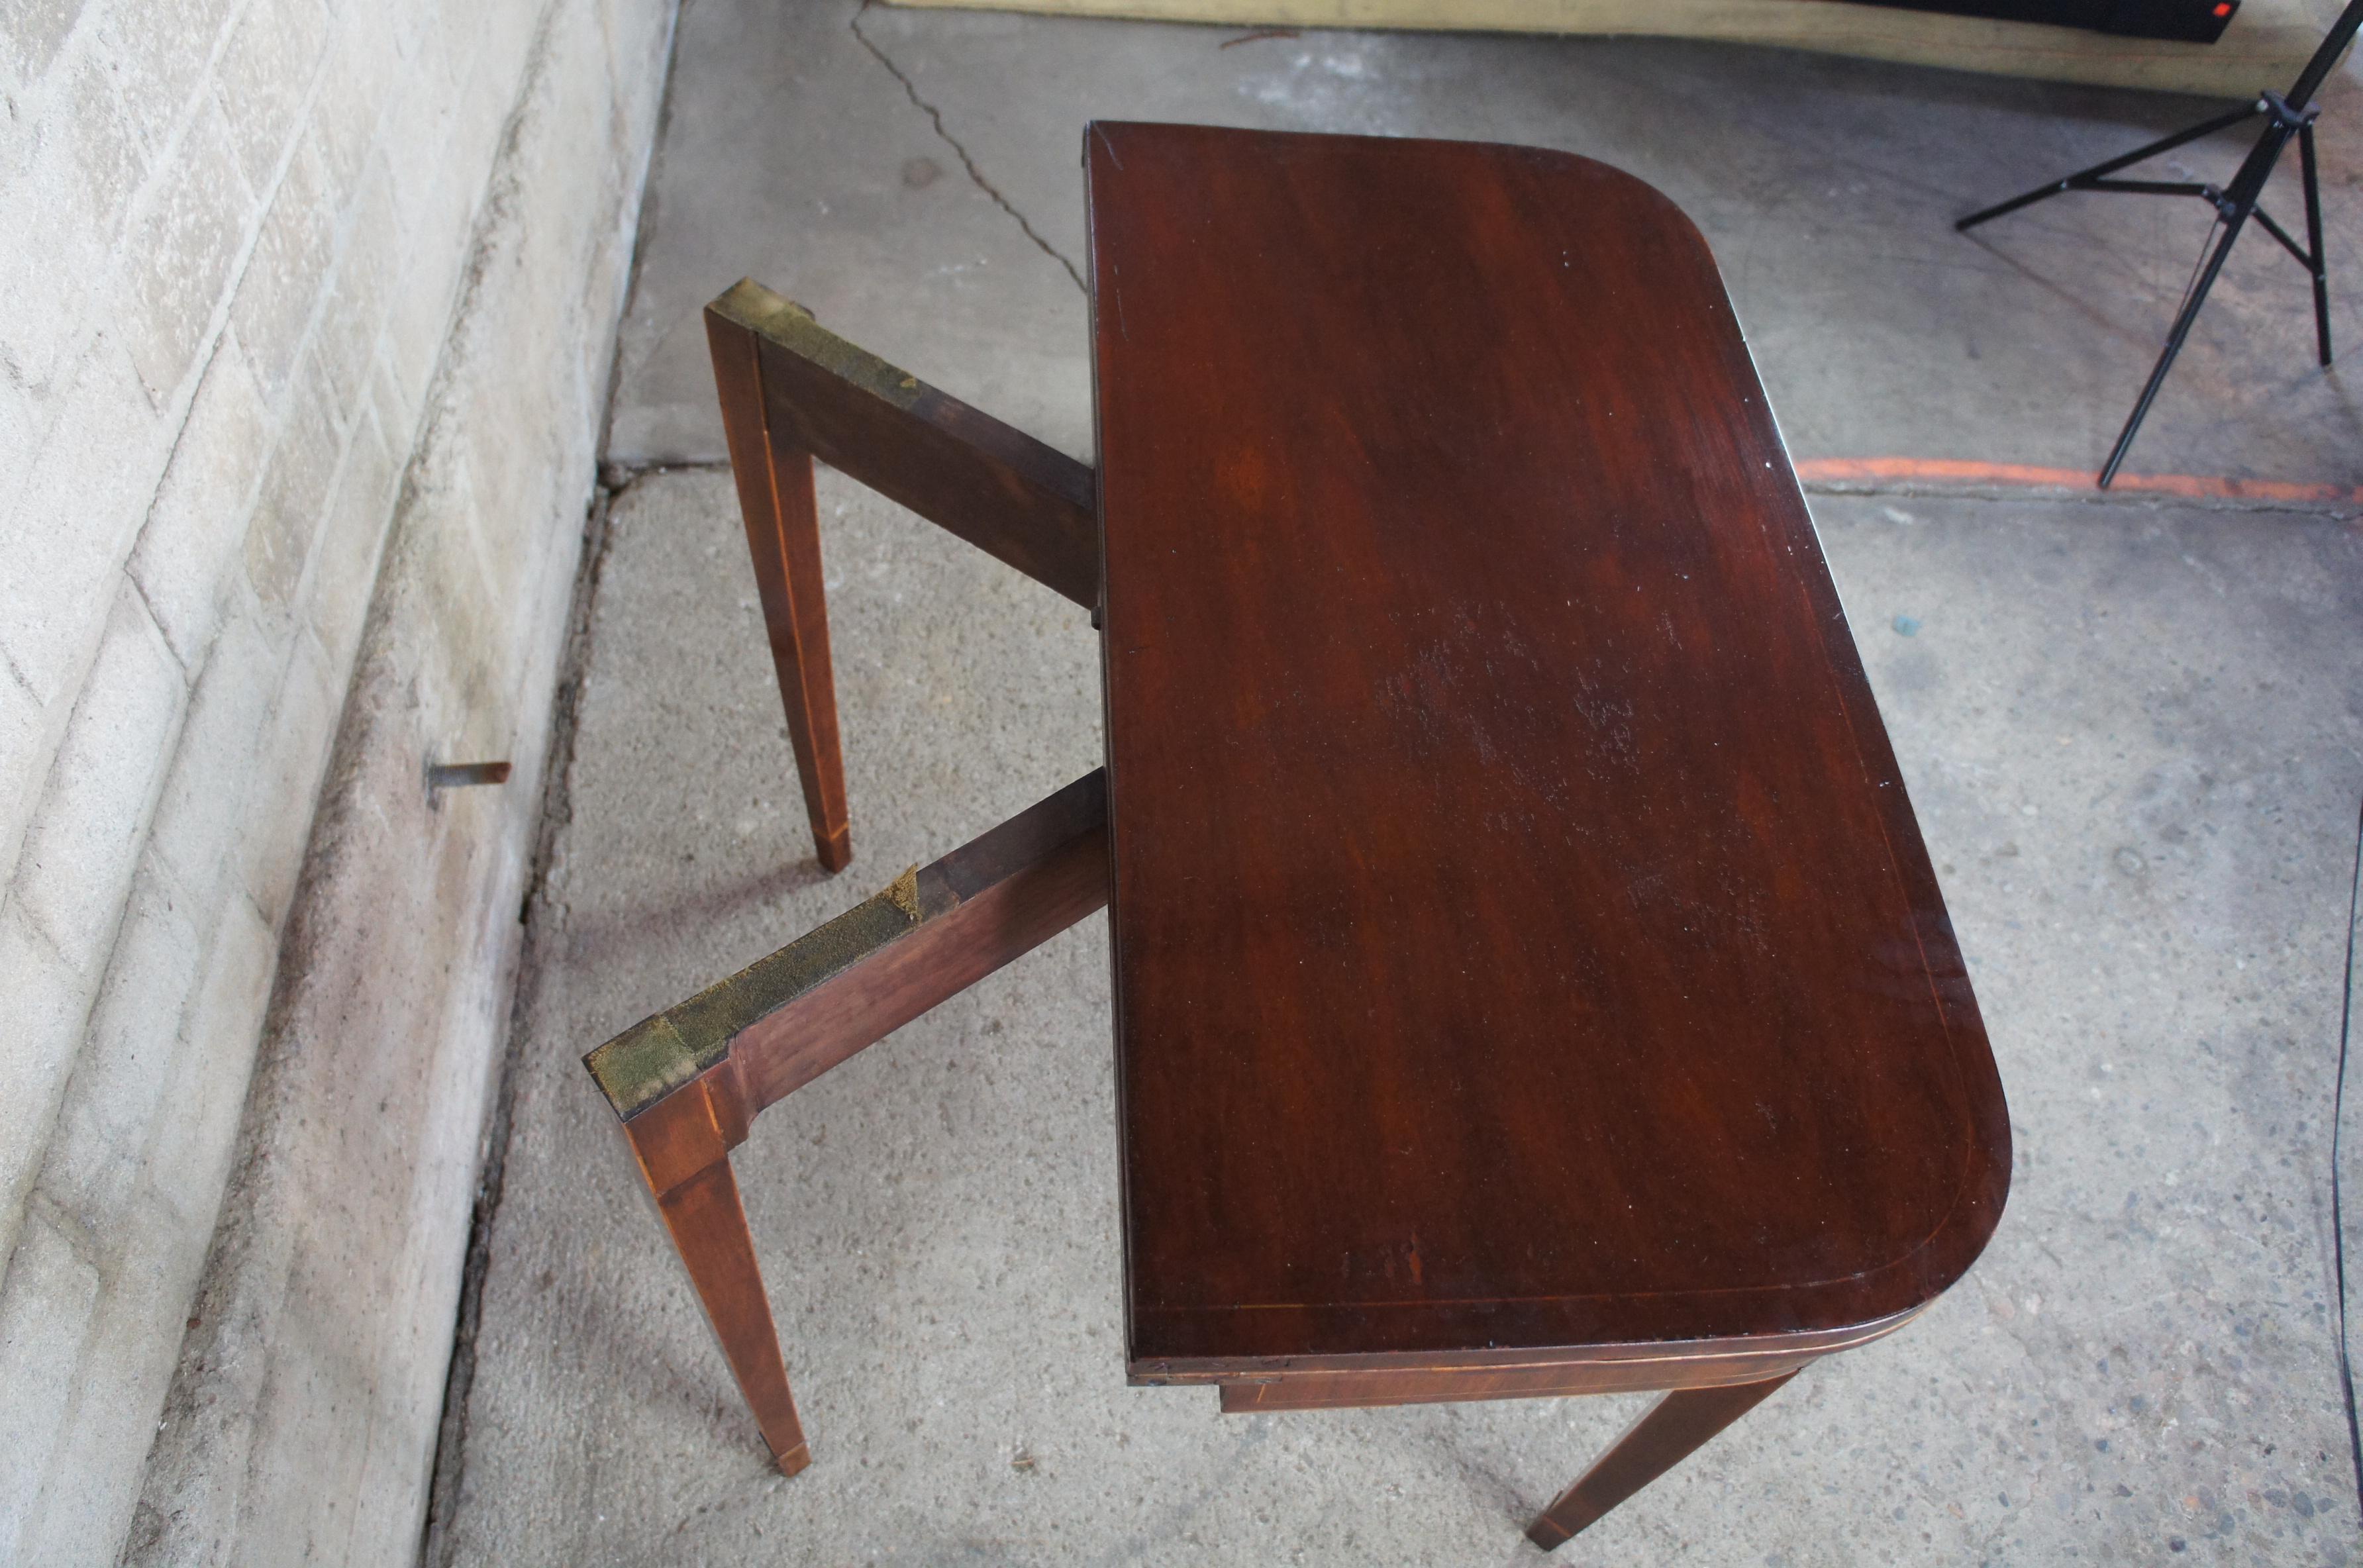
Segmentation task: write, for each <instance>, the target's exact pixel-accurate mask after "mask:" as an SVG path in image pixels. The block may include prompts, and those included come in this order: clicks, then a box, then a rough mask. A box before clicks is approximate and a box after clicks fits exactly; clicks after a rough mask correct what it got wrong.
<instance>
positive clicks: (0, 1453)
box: [0, 1218, 98, 1562]
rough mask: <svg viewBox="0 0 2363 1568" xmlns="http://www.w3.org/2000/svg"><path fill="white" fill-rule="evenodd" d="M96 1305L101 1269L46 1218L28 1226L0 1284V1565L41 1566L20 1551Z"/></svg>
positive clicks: (34, 1513)
mask: <svg viewBox="0 0 2363 1568" xmlns="http://www.w3.org/2000/svg"><path fill="white" fill-rule="evenodd" d="M97 1304H98V1271H97V1270H96V1269H95V1268H94V1267H92V1266H91V1265H90V1264H87V1263H85V1262H83V1260H82V1259H81V1258H79V1257H76V1256H75V1255H74V1249H73V1247H72V1243H71V1242H69V1241H68V1240H67V1238H66V1236H65V1234H64V1233H63V1232H61V1231H60V1230H58V1228H57V1227H56V1226H54V1225H52V1224H50V1222H49V1221H48V1220H43V1219H39V1218H36V1219H35V1220H33V1221H32V1222H31V1223H30V1224H28V1225H27V1226H26V1227H25V1230H24V1233H23V1235H22V1237H21V1238H20V1239H19V1241H18V1242H17V1250H16V1252H15V1253H13V1254H12V1255H11V1256H10V1257H9V1259H8V1273H7V1275H6V1279H5V1280H0V1388H6V1390H7V1391H8V1441H6V1442H0V1562H33V1561H36V1560H35V1559H34V1558H33V1557H31V1556H30V1555H29V1554H28V1553H27V1552H25V1551H21V1550H19V1549H20V1548H21V1547H24V1546H27V1545H29V1544H30V1543H29V1542H28V1540H26V1537H27V1536H28V1533H29V1532H30V1529H31V1528H32V1527H33V1526H34V1525H35V1524H36V1522H37V1518H38V1513H39V1500H40V1492H41V1482H42V1480H43V1478H44V1476H45V1474H46V1473H47V1472H48V1470H49V1467H50V1457H51V1456H52V1455H53V1454H54V1453H55V1452H57V1440H58V1434H59V1431H60V1430H61V1428H62V1427H63V1426H64V1425H65V1422H66V1418H67V1415H68V1413H69V1412H70V1411H71V1409H72V1404H73V1393H74V1385H75V1382H76V1381H77V1380H76V1377H75V1373H76V1372H77V1371H78V1370H79V1368H78V1367H77V1365H76V1364H77V1363H78V1362H79V1361H80V1360H81V1359H82V1347H83V1341H84V1340H85V1339H86V1338H87V1337H88V1333H89V1329H90V1321H91V1316H92V1312H93V1309H94V1308H95V1307H96V1306H97Z"/></svg>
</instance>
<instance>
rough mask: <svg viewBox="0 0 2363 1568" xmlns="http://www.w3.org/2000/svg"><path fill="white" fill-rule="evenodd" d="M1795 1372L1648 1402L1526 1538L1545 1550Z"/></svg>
mask: <svg viewBox="0 0 2363 1568" xmlns="http://www.w3.org/2000/svg"><path fill="white" fill-rule="evenodd" d="M1794 1376H1796V1374H1795V1373H1793V1372H1791V1373H1785V1374H1783V1375H1781V1376H1779V1377H1770V1378H1767V1379H1765V1380H1764V1381H1763V1382H1761V1383H1741V1384H1736V1385H1734V1386H1731V1387H1727V1388H1677V1389H1675V1390H1674V1391H1673V1392H1672V1393H1670V1394H1669V1395H1667V1396H1666V1397H1664V1398H1662V1399H1660V1400H1659V1401H1658V1402H1657V1404H1656V1405H1654V1406H1652V1407H1651V1408H1650V1409H1649V1413H1648V1414H1647V1415H1646V1416H1643V1417H1642V1418H1641V1419H1639V1420H1638V1421H1636V1422H1635V1423H1634V1424H1633V1426H1632V1428H1631V1429H1630V1430H1627V1431H1626V1432H1625V1435H1624V1436H1623V1437H1621V1438H1618V1439H1617V1440H1616V1446H1615V1447H1614V1448H1612V1449H1610V1450H1609V1451H1608V1452H1606V1453H1603V1454H1602V1455H1601V1456H1600V1458H1599V1460H1598V1461H1597V1462H1596V1463H1593V1465H1592V1468H1591V1469H1589V1470H1587V1471H1585V1472H1584V1473H1583V1474H1582V1475H1581V1477H1580V1478H1579V1479H1578V1480H1577V1481H1576V1483H1575V1485H1572V1486H1570V1487H1569V1488H1568V1489H1567V1490H1566V1491H1564V1492H1562V1493H1560V1494H1559V1501H1557V1502H1555V1503H1553V1504H1552V1505H1551V1506H1550V1507H1548V1508H1546V1509H1544V1510H1543V1513H1542V1517H1541V1518H1537V1520H1535V1522H1534V1523H1533V1524H1531V1525H1529V1526H1527V1527H1526V1539H1527V1540H1531V1541H1533V1542H1534V1543H1535V1544H1536V1545H1537V1546H1539V1547H1541V1548H1542V1549H1543V1550H1544V1551H1551V1550H1552V1549H1554V1548H1556V1547H1557V1546H1558V1545H1559V1543H1560V1542H1562V1541H1564V1540H1567V1539H1568V1537H1570V1536H1571V1535H1573V1534H1575V1533H1576V1532H1577V1531H1578V1530H1581V1529H1583V1528H1584V1527H1585V1526H1586V1525H1589V1524H1591V1523H1592V1522H1593V1521H1594V1520H1596V1519H1598V1518H1600V1517H1601V1516H1602V1515H1603V1514H1604V1513H1606V1512H1607V1511H1608V1510H1609V1509H1611V1508H1613V1507H1615V1506H1616V1505H1617V1504H1619V1503H1621V1502H1623V1501H1624V1500H1625V1498H1627V1497H1629V1496H1632V1495H1633V1494H1634V1493H1636V1492H1637V1491H1639V1490H1640V1489H1641V1488H1642V1487H1644V1486H1647V1485H1648V1484H1649V1483H1650V1482H1652V1481H1655V1480H1656V1479H1657V1478H1658V1477H1659V1476H1660V1475H1663V1474H1665V1473H1666V1472H1667V1471H1669V1470H1671V1469H1672V1468H1673V1467H1674V1466H1675V1465H1677V1464H1680V1463H1681V1462H1682V1461H1683V1460H1685V1459H1687V1458H1689V1457H1690V1455H1691V1452H1692V1450H1694V1449H1696V1448H1697V1447H1699V1445H1700V1444H1702V1443H1703V1442H1705V1441H1706V1440H1707V1439H1709V1438H1711V1437H1713V1436H1714V1434H1715V1433H1717V1432H1719V1431H1721V1430H1723V1429H1724V1428H1725V1427H1727V1426H1729V1425H1731V1423H1732V1422H1734V1421H1736V1420H1737V1419H1739V1418H1740V1417H1742V1416H1744V1415H1746V1414H1747V1412H1748V1411H1750V1410H1752V1409H1754V1408H1756V1407H1757V1406H1758V1405H1759V1404H1762V1403H1763V1402H1764V1400H1765V1398H1766V1397H1768V1396H1769V1395H1770V1394H1771V1392H1772V1391H1773V1390H1774V1389H1776V1388H1778V1387H1780V1386H1781V1385H1782V1384H1783V1383H1786V1382H1788V1381H1789V1379H1790V1378H1792V1377H1794Z"/></svg>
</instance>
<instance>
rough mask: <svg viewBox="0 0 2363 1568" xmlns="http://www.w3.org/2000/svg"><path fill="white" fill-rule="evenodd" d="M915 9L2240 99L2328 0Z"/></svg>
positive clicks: (1043, 3)
mask: <svg viewBox="0 0 2363 1568" xmlns="http://www.w3.org/2000/svg"><path fill="white" fill-rule="evenodd" d="M893 3H894V4H895V5H898V6H915V7H918V8H922V9H928V8H940V9H975V10H987V11H1035V12H1041V13H1046V14H1049V15H1055V16H1068V17H1135V18H1138V19H1141V20H1145V21H1157V22H1208V23H1214V24H1216V25H1218V26H1222V27H1226V28H1259V27H1290V28H1409V29H1414V30H1420V29H1443V30H1447V31H1451V32H1480V31H1494V32H1519V33H1566V34H1582V35H1591V36H1596V37H1613V36H1620V35H1622V36H1631V35H1641V36H1646V37H1653V38H1687V39H1720V40H1723V41H1725V42H1730V43H1752V44H1769V45H1775V46H1779V47H1782V48H1788V49H1805V50H1817V51H1819V52H1822V53H1825V54H1847V55H1858V56H1861V57H1863V58H1866V59H1870V60H1885V61H1895V62H1897V63H1899V64H1907V65H1934V66H1942V67H1945V68H1947V69H1948V70H1954V71H1978V72H1988V73H1990V74H1996V75H2004V76H2028V77H2035V78H2038V79H2041V80H2045V81H2052V82H2088V83H2094V84H2097V85H2102V86H2112V87H2146V88H2149V89H2151V90H2153V91H2157V92H2167V93H2202V94H2212V95H2214V96H2219V97H2230V98H2244V97H2247V96H2248V95H2250V94H2254V93H2256V92H2258V91H2259V90H2261V89H2263V88H2267V87H2270V88H2273V89H2275V90H2277V91H2278V90H2280V88H2283V87H2286V86H2287V85H2288V84H2289V83H2290V82H2291V80H2293V79H2294V78H2295V77H2296V75H2297V72H2298V70H2299V68H2300V67H2301V66H2302V65H2303V64H2304V63H2305V61H2306V57H2307V56H2309V55H2311V54H2312V53H2313V50H2314V46H2315V45H2317V44H2319V43H2320V42H2321V41H2322V35H2323V34H2324V32H2325V31H2327V30H2328V28H2329V27H2330V24H2331V22H2332V20H2333V19H2334V18H2335V17H2336V16H2337V14H2338V6H2337V4H2336V0H2243V4H2242V5H2241V6H2240V9H2239V11H2238V12H2237V14H2235V16H2234V17H2233V18H2232V22H2231V25H2230V26H2229V27H2228V28H2225V29H2224V36H2223V37H2222V38H2220V39H2217V40H2216V41H2215V42H2213V43H2212V44H2193V43H2176V42H2172V41H2169V40H2165V39H2129V38H2122V37H2117V36H2113V35H2108V34H2102V33H2091V32H2084V31H2081V30H2080V29H2077V28H2050V27H2041V26H2037V25H2036V24H2033V23H2028V22H1996V21H1988V20H1985V19H1983V18H1980V17H1948V16H1940V15H1937V14H1936V13H1934V12H1921V11H1903V10H1896V9H1893V8H1892V7H1889V6H1853V5H1847V4H1843V3H1842V0H893Z"/></svg>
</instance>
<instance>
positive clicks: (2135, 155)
mask: <svg viewBox="0 0 2363 1568" xmlns="http://www.w3.org/2000/svg"><path fill="white" fill-rule="evenodd" d="M2259 112H2260V111H2259V110H2258V108H2257V107H2256V106H2255V105H2249V106H2248V107H2247V108H2245V109H2235V110H2233V111H2232V112H2231V113H2230V114H2228V115H2218V116H2215V117H2214V118H2213V119H2212V120H2208V121H2206V122H2205V123H2204V124H2202V125H2195V126H2192V127H2191V128H2190V129H2188V130H2179V131H2177V132H2175V133H2174V134H2173V135H2172V136H2168V137H2160V138H2158V140H2156V141H2153V142H2151V143H2149V144H2148V145H2147V146H2146V147H2137V148H2136V149H2133V150H2132V151H2131V152H2128V153H2124V154H2123V155H2122V156H2120V157H2116V158H2112V159H2110V160H2108V161H2107V162H2106V163H2095V164H2093V165H2092V167H2091V168H2090V169H2079V170H2078V171H2076V172H2075V173H2073V174H2070V175H2069V176H2068V177H2067V178H2066V179H2063V180H2054V181H2053V182H2051V183H2049V184H2048V185H2039V186H2037V187H2036V189H2034V190H2032V191H2029V192H2027V193H2025V194H2024V195H2018V196H2013V197H2012V198H2011V199H2010V200H2008V201H2006V202H1998V203H1996V204H1994V205H1992V206H1990V207H1988V208H1986V209H1985V210H1984V211H1982V212H1975V213H1971V214H1970V215H1969V216H1967V217H1965V218H1963V219H1961V221H1960V222H1958V223H1957V224H1955V225H1954V227H1955V228H1956V229H1958V230H1959V231H1961V232H1962V233H1964V234H1966V233H1968V232H1969V230H1970V229H1973V228H1975V227H1977V226H1978V225H1980V224H1981V223H1983V222H1985V221H1986V220H1987V219H1988V218H1998V217H2000V216H2002V215H2003V214H2004V213H2014V212H2016V211H2018V209H2019V208H2021V207H2025V206H2032V205H2034V204H2036V202H2039V201H2042V200H2043V199H2044V198H2045V197H2047V196H2056V195H2058V194H2059V193H2061V192H2063V191H2072V190H2074V189H2076V188H2077V187H2078V186H2079V185H2080V184H2082V183H2083V182H2085V181H2087V180H2097V179H2099V178H2101V176H2102V175H2104V174H2113V173H2115V172H2116V171H2118V170H2120V169H2124V168H2127V167H2129V166H2131V165H2133V164H2136V163H2139V162H2140V161H2141V160H2143V159H2145V158H2155V157H2157V156H2158V154H2159V153H2161V152H2168V151H2171V150H2172V149H2175V148H2178V147H2180V146H2181V145H2182V144H2183V143H2184V142H2187V141H2197V140H2198V139H2199V138H2201V137H2202V136H2213V135H2214V134H2215V133H2216V132H2217V131H2219V130H2222V129H2224V127H2227V126H2236V125H2238V124H2239V123H2240V122H2241V121H2242V120H2246V119H2253V118H2255V117H2256V116H2257V115H2258V113H2259Z"/></svg>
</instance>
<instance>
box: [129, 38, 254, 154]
mask: <svg viewBox="0 0 2363 1568" xmlns="http://www.w3.org/2000/svg"><path fill="white" fill-rule="evenodd" d="M231 9H232V0H139V3H138V4H137V5H117V6H115V7H114V8H113V10H112V12H111V13H110V14H109V15H108V16H106V17H105V18H104V19H103V20H101V22H100V23H99V27H98V38H99V49H98V52H99V54H100V56H101V57H102V58H103V59H104V60H105V61H106V64H107V69H108V70H109V72H112V73H113V75H114V77H115V84H116V90H117V91H118V92H119V93H121V94H122V96H123V106H124V109H125V112H126V113H127V114H128V116H129V118H130V120H131V125H132V128H133V129H134V130H135V131H137V132H138V133H139V137H140V138H141V140H142V141H143V142H145V143H146V145H147V147H148V149H149V150H150V152H161V151H162V150H163V149H164V147H165V145H166V143H167V142H169V141H170V140H171V138H172V131H173V130H174V129H175V128H176V127H178V126H179V124H180V122H181V118H182V116H183V115H184V114H185V113H186V112H187V111H188V108H189V104H190V100H191V99H193V98H194V97H195V96H196V94H197V90H198V88H199V87H200V86H202V85H203V84H204V83H205V80H206V68H207V67H208V66H210V65H211V64H212V63H213V57H214V43H215V40H216V39H219V38H220V37H221V32H222V28H223V27H224V25H225V24H227V21H228V20H229V14H230V11H231Z"/></svg>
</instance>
